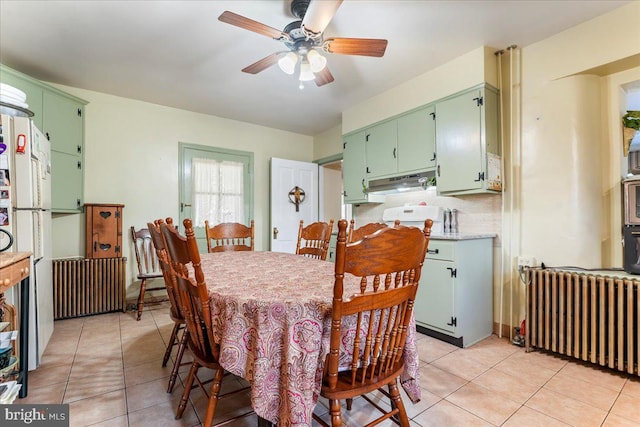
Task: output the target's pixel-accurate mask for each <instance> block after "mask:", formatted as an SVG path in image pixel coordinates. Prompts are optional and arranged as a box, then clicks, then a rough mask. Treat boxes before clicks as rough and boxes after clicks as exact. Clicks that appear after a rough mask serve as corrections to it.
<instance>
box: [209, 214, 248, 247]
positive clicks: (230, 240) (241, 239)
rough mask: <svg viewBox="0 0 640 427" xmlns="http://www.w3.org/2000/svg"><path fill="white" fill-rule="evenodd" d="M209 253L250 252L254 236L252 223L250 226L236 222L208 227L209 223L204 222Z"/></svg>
mask: <svg viewBox="0 0 640 427" xmlns="http://www.w3.org/2000/svg"><path fill="white" fill-rule="evenodd" d="M204 229H205V233H206V236H207V249H208V251H209V252H225V251H252V250H253V240H254V235H255V228H254V221H253V220H251V226H249V227H247V226H246V225H244V224H240V223H237V222H223V223H221V224H217V225H214V226H213V227H209V221H207V220H205V221H204Z"/></svg>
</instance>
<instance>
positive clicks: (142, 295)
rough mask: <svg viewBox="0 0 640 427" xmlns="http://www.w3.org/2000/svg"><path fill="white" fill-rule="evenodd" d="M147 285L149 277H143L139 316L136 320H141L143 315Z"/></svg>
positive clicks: (139, 297) (139, 299)
mask: <svg viewBox="0 0 640 427" xmlns="http://www.w3.org/2000/svg"><path fill="white" fill-rule="evenodd" d="M146 287H147V279H142V281H141V282H140V294H139V295H138V318H137V319H136V320H140V318H141V317H142V309H143V307H144V290H145V288H146Z"/></svg>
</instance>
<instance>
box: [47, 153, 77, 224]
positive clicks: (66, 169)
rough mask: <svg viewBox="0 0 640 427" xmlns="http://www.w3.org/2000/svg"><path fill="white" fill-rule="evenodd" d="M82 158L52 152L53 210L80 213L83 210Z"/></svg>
mask: <svg viewBox="0 0 640 427" xmlns="http://www.w3.org/2000/svg"><path fill="white" fill-rule="evenodd" d="M82 178H83V164H82V157H80V156H76V155H73V154H66V153H59V152H57V151H52V152H51V210H52V211H53V212H80V211H81V210H82V203H83V201H82V199H83V197H82Z"/></svg>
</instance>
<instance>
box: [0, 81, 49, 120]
mask: <svg viewBox="0 0 640 427" xmlns="http://www.w3.org/2000/svg"><path fill="white" fill-rule="evenodd" d="M0 71H2V73H1V74H0V81H1V82H2V83H5V84H8V85H10V86H13V87H15V88H17V89H20V90H21V91H23V92H24V93H25V95H27V104H28V105H29V110H31V111H32V112H33V122H34V123H35V125H36V126H37V128H38V129H40V130H42V87H41V86H39V85H37V84H35V83H33V82H30V81H29V80H27V79H23V78H22V77H19V76H17V75H15V74H12V73H10V72H8V71H6V70H4V69H2V70H0Z"/></svg>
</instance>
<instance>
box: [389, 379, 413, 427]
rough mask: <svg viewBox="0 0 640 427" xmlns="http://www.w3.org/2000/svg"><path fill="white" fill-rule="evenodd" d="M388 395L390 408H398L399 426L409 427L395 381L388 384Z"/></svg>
mask: <svg viewBox="0 0 640 427" xmlns="http://www.w3.org/2000/svg"><path fill="white" fill-rule="evenodd" d="M389 394H390V395H391V407H396V408H398V418H399V419H400V425H401V426H402V427H409V417H408V416H407V410H406V409H405V407H404V403H403V402H402V396H400V390H399V389H398V383H397V382H396V381H394V382H392V383H390V384H389Z"/></svg>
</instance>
